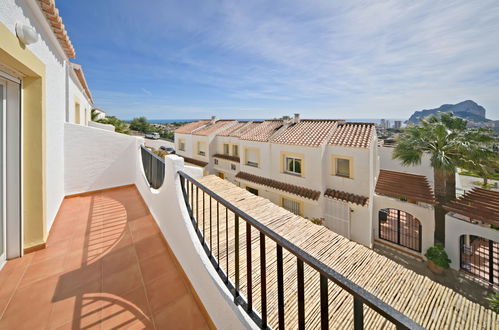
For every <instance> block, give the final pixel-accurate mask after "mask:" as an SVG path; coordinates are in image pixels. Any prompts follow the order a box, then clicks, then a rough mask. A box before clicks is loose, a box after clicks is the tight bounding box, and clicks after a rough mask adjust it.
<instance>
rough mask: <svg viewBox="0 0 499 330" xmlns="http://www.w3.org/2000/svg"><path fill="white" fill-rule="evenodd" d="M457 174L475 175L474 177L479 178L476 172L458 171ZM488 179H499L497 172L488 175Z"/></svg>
mask: <svg viewBox="0 0 499 330" xmlns="http://www.w3.org/2000/svg"><path fill="white" fill-rule="evenodd" d="M459 174H461V175H467V176H472V177H475V178H481V177H480V176H479V175H478V174H476V173H475V172H470V171H464V170H462V171H460V172H459ZM489 179H493V180H499V173H496V174H494V175H492V177H490V178H489Z"/></svg>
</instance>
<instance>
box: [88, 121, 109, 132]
mask: <svg viewBox="0 0 499 330" xmlns="http://www.w3.org/2000/svg"><path fill="white" fill-rule="evenodd" d="M88 126H90V127H95V128H100V129H104V130H106V131H111V132H114V130H115V128H114V126H113V125H111V124H102V123H97V122H95V121H89V122H88Z"/></svg>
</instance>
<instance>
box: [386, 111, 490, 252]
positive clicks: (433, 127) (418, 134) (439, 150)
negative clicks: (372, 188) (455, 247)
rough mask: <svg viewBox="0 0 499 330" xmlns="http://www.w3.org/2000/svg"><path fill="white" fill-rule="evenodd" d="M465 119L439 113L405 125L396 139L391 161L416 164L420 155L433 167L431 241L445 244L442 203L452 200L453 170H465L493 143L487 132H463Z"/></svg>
mask: <svg viewBox="0 0 499 330" xmlns="http://www.w3.org/2000/svg"><path fill="white" fill-rule="evenodd" d="M466 124H467V122H466V120H464V119H461V118H458V117H455V116H454V115H453V114H451V113H442V114H440V115H439V116H438V117H437V116H431V117H429V118H428V119H423V120H421V123H420V124H419V125H418V126H409V127H407V128H406V129H405V130H404V132H403V133H402V134H401V135H400V136H399V138H398V140H397V145H396V147H395V150H394V152H393V158H394V159H399V160H401V162H402V164H403V165H406V166H410V165H419V164H421V159H422V157H423V155H424V154H427V155H429V156H430V163H431V166H432V167H433V173H434V174H433V175H434V186H435V197H436V199H437V205H435V241H436V242H441V243H445V210H444V209H443V204H445V203H446V202H448V201H450V200H452V199H454V198H456V168H457V167H466V164H467V161H469V159H472V158H473V156H474V155H476V154H481V153H484V152H485V150H486V149H487V145H488V144H489V143H490V142H492V141H494V138H493V137H492V136H491V134H490V132H489V131H486V130H481V129H479V130H470V129H466Z"/></svg>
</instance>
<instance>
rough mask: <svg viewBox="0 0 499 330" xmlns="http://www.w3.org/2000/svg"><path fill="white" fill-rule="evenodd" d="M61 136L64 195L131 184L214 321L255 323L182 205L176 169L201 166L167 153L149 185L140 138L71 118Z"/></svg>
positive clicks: (194, 171)
mask: <svg viewBox="0 0 499 330" xmlns="http://www.w3.org/2000/svg"><path fill="white" fill-rule="evenodd" d="M65 135H66V139H65V153H66V154H65V156H66V158H65V177H66V194H68V195H69V194H76V193H82V192H86V191H92V190H98V189H105V188H111V187H116V186H122V185H128V184H135V185H136V187H137V188H138V190H139V192H140V194H141V195H142V198H143V199H144V201H145V202H146V204H147V206H148V207H149V210H150V212H151V214H152V215H153V216H154V219H155V220H156V222H157V223H158V226H159V227H160V229H161V232H162V233H163V235H164V237H165V239H166V241H167V242H168V245H169V246H170V248H171V249H172V251H173V253H174V254H175V257H176V258H177V260H178V262H179V263H180V265H181V266H182V269H183V270H184V272H185V274H186V276H187V277H188V278H189V281H190V282H191V284H192V286H193V288H194V290H195V291H196V294H197V295H198V297H199V298H200V300H201V302H202V303H203V305H204V307H205V309H206V311H207V312H208V314H209V315H210V318H211V320H212V321H213V322H214V324H215V326H216V327H217V328H220V329H222V328H223V329H250V328H252V327H254V323H253V322H252V321H251V320H250V319H249V318H248V316H247V315H246V313H245V312H244V311H243V310H242V309H240V308H239V307H237V306H236V305H234V303H233V297H232V295H231V294H230V292H229V291H228V289H226V287H225V284H224V283H223V282H222V280H221V279H220V277H219V276H218V274H217V273H216V271H215V269H214V268H213V266H212V264H211V262H210V261H209V259H208V257H207V256H206V254H205V252H204V250H203V248H202V246H201V243H200V242H199V240H198V238H197V235H196V233H195V231H194V228H193V226H192V223H191V220H190V218H189V215H188V212H187V208H186V206H185V202H184V199H183V195H182V191H181V186H180V180H179V176H178V174H177V171H178V170H183V171H184V172H186V173H187V174H189V175H191V176H192V177H199V176H201V175H202V169H201V168H198V167H193V166H184V162H183V159H182V158H180V157H178V156H176V155H170V156H168V157H167V158H166V159H165V181H164V183H163V185H162V186H161V187H160V188H159V189H157V190H156V189H151V188H150V187H149V184H148V182H147V180H146V178H145V174H144V170H143V168H142V159H141V154H140V145H141V144H142V143H143V139H142V138H139V137H133V136H128V135H124V134H119V133H115V132H109V131H106V130H102V129H97V128H93V127H88V126H81V125H75V124H69V123H66V124H65Z"/></svg>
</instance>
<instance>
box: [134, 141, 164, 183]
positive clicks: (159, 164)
mask: <svg viewBox="0 0 499 330" xmlns="http://www.w3.org/2000/svg"><path fill="white" fill-rule="evenodd" d="M140 154H141V156H142V167H143V168H144V173H145V175H146V178H147V182H149V185H150V186H151V187H152V188H154V189H158V188H160V187H161V186H162V185H163V181H164V180H165V161H164V160H163V159H161V158H160V157H159V156H157V155H156V154H155V153H153V152H152V151H150V150H149V149H147V148H146V147H144V146H143V145H142V146H140Z"/></svg>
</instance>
